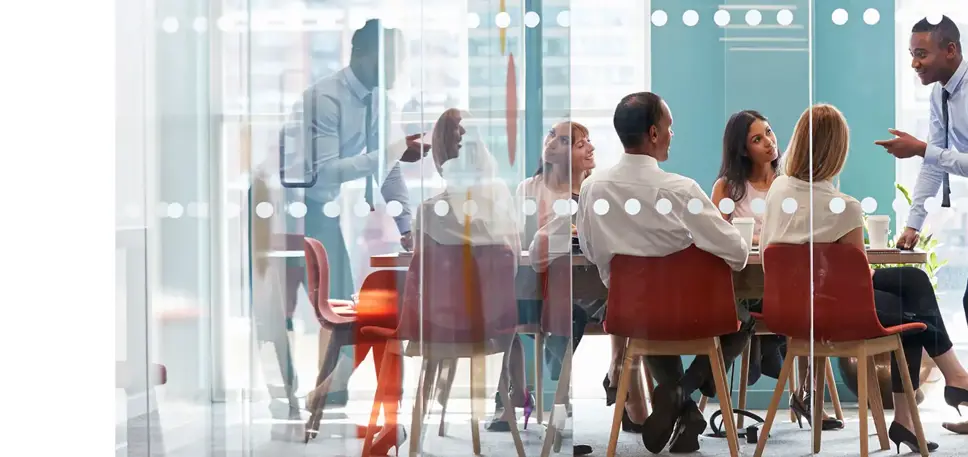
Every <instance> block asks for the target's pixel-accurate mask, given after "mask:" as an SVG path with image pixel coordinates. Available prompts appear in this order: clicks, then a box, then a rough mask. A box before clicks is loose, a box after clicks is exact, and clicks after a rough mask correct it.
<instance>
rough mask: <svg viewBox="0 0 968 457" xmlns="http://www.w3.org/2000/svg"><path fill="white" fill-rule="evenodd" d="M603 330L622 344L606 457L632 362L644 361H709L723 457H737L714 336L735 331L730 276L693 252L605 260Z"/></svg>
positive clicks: (616, 428)
mask: <svg viewBox="0 0 968 457" xmlns="http://www.w3.org/2000/svg"><path fill="white" fill-rule="evenodd" d="M609 282H610V284H609V296H608V312H607V313H606V317H605V331H607V332H608V333H610V334H612V335H618V336H624V337H627V338H629V343H628V347H627V348H626V350H625V360H624V364H623V367H622V376H621V378H620V380H619V385H618V395H617V397H616V402H615V413H614V418H613V420H612V432H611V436H610V437H609V442H608V451H607V453H606V455H607V456H609V457H614V455H615V448H616V445H617V443H618V434H619V430H620V428H621V425H622V412H623V410H624V409H625V397H626V395H627V392H628V387H629V382H630V378H631V366H632V361H633V360H634V359H635V358H636V357H640V356H644V355H690V354H693V355H700V354H702V355H708V356H709V360H710V363H711V364H712V368H713V369H712V372H713V377H714V379H715V382H716V392H717V396H718V397H719V401H720V405H721V409H722V410H723V428H724V429H725V430H726V431H727V441H728V443H729V451H730V455H731V456H733V457H735V456H737V455H739V440H738V439H737V435H736V427H735V425H734V424H733V422H734V421H733V409H732V406H731V404H730V397H729V390H728V387H727V384H726V368H725V366H724V363H723V354H722V351H721V349H720V343H719V336H720V335H727V334H730V333H734V332H736V331H738V330H739V327H740V325H739V321H738V320H737V317H736V300H735V296H734V294H733V275H732V271H731V270H730V268H729V266H728V265H726V263H725V262H723V260H722V259H720V258H718V257H716V256H714V255H712V254H710V253H708V252H705V251H702V250H700V249H699V248H697V247H695V246H690V247H689V248H687V249H684V250H682V251H679V252H677V253H675V254H672V255H669V256H666V257H633V256H627V255H616V256H615V257H613V258H612V261H611V278H610V281H609Z"/></svg>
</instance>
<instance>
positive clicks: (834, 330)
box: [763, 243, 886, 341]
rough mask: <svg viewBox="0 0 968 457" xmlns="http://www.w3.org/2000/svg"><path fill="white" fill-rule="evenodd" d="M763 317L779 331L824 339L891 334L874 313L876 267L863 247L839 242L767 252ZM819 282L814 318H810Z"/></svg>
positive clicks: (773, 248) (780, 246) (772, 248)
mask: <svg viewBox="0 0 968 457" xmlns="http://www.w3.org/2000/svg"><path fill="white" fill-rule="evenodd" d="M763 270H764V273H765V284H764V289H763V317H764V319H765V320H766V325H767V326H768V327H769V328H770V330H772V331H773V332H774V333H776V334H779V335H785V336H789V337H791V338H798V339H809V338H810V328H811V325H812V326H813V336H814V338H815V339H816V340H818V341H853V340H860V339H867V338H875V337H878V336H884V335H886V332H885V331H884V327H882V326H881V324H880V321H878V319H877V312H876V311H875V310H874V287H873V284H872V283H871V275H870V267H869V265H868V262H867V259H866V258H865V256H864V253H863V252H862V251H861V250H860V249H857V247H855V246H852V245H848V244H838V243H814V244H813V269H812V270H811V268H810V245H809V244H798V245H793V244H771V245H769V246H767V247H766V249H765V250H764V251H763ZM811 281H813V292H812V296H813V319H811V318H810V307H811V300H810V298H811Z"/></svg>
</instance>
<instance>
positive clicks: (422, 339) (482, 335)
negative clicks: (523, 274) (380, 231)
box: [363, 236, 525, 457]
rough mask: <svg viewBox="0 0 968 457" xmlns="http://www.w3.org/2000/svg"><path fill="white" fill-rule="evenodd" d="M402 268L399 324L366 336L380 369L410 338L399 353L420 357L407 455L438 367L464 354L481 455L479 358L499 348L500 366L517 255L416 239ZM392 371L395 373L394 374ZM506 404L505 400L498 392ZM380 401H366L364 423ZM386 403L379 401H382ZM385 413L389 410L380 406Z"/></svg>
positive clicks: (511, 331)
mask: <svg viewBox="0 0 968 457" xmlns="http://www.w3.org/2000/svg"><path fill="white" fill-rule="evenodd" d="M420 246H421V247H420V250H419V251H418V252H416V253H414V256H413V259H412V260H411V261H410V268H409V270H408V272H407V280H406V286H405V292H404V300H403V305H402V308H401V312H400V322H399V325H397V326H396V328H386V327H366V328H364V329H363V332H364V333H365V334H369V335H373V336H374V337H377V338H382V339H385V340H386V341H387V350H386V352H385V354H386V355H385V356H384V359H383V364H382V365H381V368H380V371H381V373H382V372H384V371H385V370H387V367H388V365H387V364H388V361H389V360H390V357H391V356H392V355H394V354H396V353H398V351H399V349H398V348H399V346H396V345H395V343H398V342H402V341H407V342H409V344H408V345H407V348H406V350H405V351H403V355H405V356H408V357H414V356H419V357H422V358H423V369H422V373H421V376H420V380H419V382H418V386H417V394H416V400H415V402H414V410H413V421H412V424H411V435H412V436H411V438H410V453H411V454H416V453H418V452H420V448H421V438H422V436H423V434H422V431H421V427H422V425H423V421H424V416H425V412H426V410H427V402H428V397H429V395H430V393H431V392H432V390H431V388H432V386H433V383H434V378H435V375H436V371H437V366H438V365H439V364H440V363H441V362H444V361H449V360H452V359H457V358H470V360H471V392H472V394H473V395H472V401H471V433H472V438H473V445H474V453H475V455H480V452H481V444H480V426H479V424H480V418H481V412H482V410H483V409H484V405H483V402H484V395H485V394H484V393H483V392H484V386H483V385H482V383H483V373H484V356H486V355H489V354H495V353H504V355H505V357H504V363H505V365H506V364H507V362H508V360H507V354H508V349H509V348H510V346H511V338H513V337H514V336H515V326H516V324H517V302H516V300H515V293H514V291H515V289H514V274H515V268H514V265H515V259H516V256H517V254H516V253H514V252H511V250H509V249H507V247H505V246H497V245H486V246H461V245H443V244H439V243H436V242H435V241H433V240H432V239H430V238H429V237H426V236H425V237H423V239H421V243H420ZM396 375H397V376H399V374H398V373H397V374H396ZM390 377H391V376H384V377H382V378H381V379H379V380H378V387H377V392H378V393H377V396H378V397H384V396H385V394H384V392H385V390H386V389H387V388H389V386H390ZM500 393H501V396H502V400H503V402H504V404H505V405H510V404H511V400H510V398H509V396H508V393H507V392H506V391H503V390H502V391H501V392H500ZM380 406H381V404H380V402H377V401H375V402H374V403H373V409H372V410H371V415H370V423H371V424H373V423H375V422H376V420H377V417H378V416H379V412H380ZM383 406H384V407H386V405H383ZM386 416H387V417H388V418H389V417H390V416H391V414H390V412H387V414H386ZM510 425H511V435H512V437H513V438H514V444H515V447H516V449H517V451H518V455H520V456H522V457H524V455H525V453H524V443H523V442H522V441H521V437H520V435H519V433H518V429H517V424H516V422H514V421H511V422H510ZM372 429H373V427H371V428H370V431H368V433H367V437H366V441H364V445H363V455H369V451H370V449H371V447H372V442H373V438H374V435H375V433H374V431H373V430H372Z"/></svg>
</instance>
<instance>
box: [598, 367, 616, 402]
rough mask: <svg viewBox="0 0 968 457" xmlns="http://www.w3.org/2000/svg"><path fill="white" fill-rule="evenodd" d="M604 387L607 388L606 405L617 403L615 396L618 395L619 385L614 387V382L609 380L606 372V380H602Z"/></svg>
mask: <svg viewBox="0 0 968 457" xmlns="http://www.w3.org/2000/svg"><path fill="white" fill-rule="evenodd" d="M602 387H603V388H605V406H612V405H614V404H615V397H616V396H617V395H618V387H612V383H611V382H609V380H608V374H607V373H606V374H605V380H604V381H602Z"/></svg>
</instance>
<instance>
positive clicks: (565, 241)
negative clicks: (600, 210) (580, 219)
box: [516, 175, 574, 272]
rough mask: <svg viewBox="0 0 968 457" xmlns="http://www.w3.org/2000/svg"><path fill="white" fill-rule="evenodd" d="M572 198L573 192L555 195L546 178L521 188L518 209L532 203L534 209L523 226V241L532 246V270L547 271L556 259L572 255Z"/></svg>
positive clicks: (537, 178)
mask: <svg viewBox="0 0 968 457" xmlns="http://www.w3.org/2000/svg"><path fill="white" fill-rule="evenodd" d="M572 198H573V197H572V194H571V191H570V190H566V191H564V192H556V191H554V190H551V189H550V188H548V186H547V184H546V183H545V176H544V175H538V176H534V177H531V178H528V179H525V180H524V181H522V182H521V184H519V185H518V190H517V198H516V200H517V202H518V203H519V205H518V207H519V208H524V205H532V204H533V205H534V208H535V211H534V213H531V212H530V211H527V212H526V215H525V218H524V222H523V223H522V224H521V227H522V228H523V229H524V235H523V237H522V240H524V242H527V243H529V245H528V256H529V258H530V259H531V267H532V268H533V269H534V270H535V271H537V272H543V271H545V270H547V269H548V266H549V265H551V263H552V262H554V261H555V260H556V259H557V258H559V257H563V256H566V255H571V224H572V223H573V222H574V216H572V212H571V208H572V205H573V204H574V203H573V202H572ZM526 202H528V203H526ZM556 210H557V211H556ZM528 213H531V214H528ZM529 240H530V241H529Z"/></svg>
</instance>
